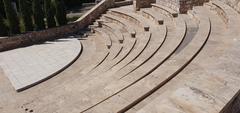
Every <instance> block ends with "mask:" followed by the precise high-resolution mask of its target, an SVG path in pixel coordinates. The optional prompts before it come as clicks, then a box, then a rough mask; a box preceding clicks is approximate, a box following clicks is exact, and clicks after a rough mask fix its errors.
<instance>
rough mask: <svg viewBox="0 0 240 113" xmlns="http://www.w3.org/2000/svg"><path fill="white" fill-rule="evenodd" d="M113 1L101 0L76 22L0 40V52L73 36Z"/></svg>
mask: <svg viewBox="0 0 240 113" xmlns="http://www.w3.org/2000/svg"><path fill="white" fill-rule="evenodd" d="M113 4H114V0H102V1H101V2H100V3H98V4H97V5H96V6H94V7H93V8H92V9H91V10H90V11H88V12H87V13H86V14H85V15H83V16H82V17H81V18H79V19H78V20H77V21H76V22H74V23H72V24H68V25H65V26H61V27H56V28H51V29H47V30H43V31H34V32H31V33H27V34H21V35H17V36H13V37H5V38H0V52H1V51H6V50H10V49H15V48H18V47H23V46H28V45H31V44H35V43H39V42H41V41H46V40H52V39H57V38H61V37H64V36H66V35H69V34H73V33H76V32H78V31H79V30H81V29H83V28H84V27H86V26H88V25H89V24H91V23H92V22H93V21H94V20H95V19H97V18H98V17H99V16H100V15H101V14H102V13H104V12H105V11H106V10H107V9H108V8H109V7H111V6H113Z"/></svg>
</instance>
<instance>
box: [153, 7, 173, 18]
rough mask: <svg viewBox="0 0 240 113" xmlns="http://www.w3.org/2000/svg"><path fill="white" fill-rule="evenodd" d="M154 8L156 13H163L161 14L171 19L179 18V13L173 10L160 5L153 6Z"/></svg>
mask: <svg viewBox="0 0 240 113" xmlns="http://www.w3.org/2000/svg"><path fill="white" fill-rule="evenodd" d="M152 7H153V8H154V9H155V10H156V11H161V13H163V14H165V15H168V16H170V17H173V18H174V17H178V12H176V11H174V10H173V9H171V8H169V7H166V6H163V5H158V4H152Z"/></svg>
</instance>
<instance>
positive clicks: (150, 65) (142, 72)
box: [84, 22, 186, 112]
mask: <svg viewBox="0 0 240 113" xmlns="http://www.w3.org/2000/svg"><path fill="white" fill-rule="evenodd" d="M180 23H181V24H180ZM180 23H178V29H177V31H175V30H174V31H170V33H173V34H174V35H170V34H169V35H168V36H170V37H169V38H170V40H171V43H172V44H173V45H174V46H173V45H168V47H167V46H165V47H164V45H163V46H162V47H163V48H164V50H163V51H162V52H161V49H160V50H159V52H158V53H156V55H154V57H153V58H151V60H149V61H148V62H147V63H145V64H144V65H143V66H141V67H140V68H141V69H138V70H136V71H134V72H133V73H131V74H130V75H129V76H127V77H125V78H128V79H127V80H126V79H125V80H124V79H119V78H121V76H119V75H118V76H116V75H115V74H114V75H111V76H110V75H109V76H106V77H104V78H102V77H103V76H101V78H95V79H96V80H93V81H97V80H98V81H99V80H100V81H101V82H105V83H107V84H106V85H104V84H96V86H95V87H93V88H89V89H86V92H89V91H91V90H93V89H94V90H95V91H96V92H99V93H98V95H99V96H98V97H101V98H98V99H96V98H91V97H94V96H96V95H94V94H93V95H92V96H91V97H89V98H91V99H90V100H91V102H90V103H92V102H98V103H96V104H95V105H94V104H93V103H92V107H93V106H94V108H95V106H96V105H99V106H101V105H102V103H105V102H107V101H108V99H110V97H112V96H114V97H115V96H117V94H118V93H120V92H121V91H123V90H124V89H126V88H127V87H131V85H133V84H135V83H137V81H139V80H140V79H142V78H144V77H145V76H147V73H149V72H151V71H153V70H154V65H159V63H161V59H160V60H159V57H165V56H166V57H167V56H171V55H172V54H173V51H174V50H175V49H176V47H177V46H178V44H180V43H181V42H182V40H183V38H184V34H185V30H186V29H182V28H185V24H184V22H180ZM178 30H179V31H178ZM177 34H178V35H179V36H182V37H179V38H177V39H176V38H175V36H176V35H177ZM166 43H169V42H166ZM174 47H175V48H174ZM165 50H166V51H165ZM165 54H166V55H165ZM166 59H167V58H166ZM137 76H138V77H139V78H138V77H137ZM129 78H131V79H129ZM96 87H97V88H96ZM102 89H104V90H102ZM84 92H85V91H84ZM100 95H101V96H100ZM89 105H91V104H89ZM113 105H114V104H113ZM89 107H90V106H89ZM113 107H116V106H113ZM97 108H99V107H97ZM86 110H89V111H90V112H94V111H91V108H89V109H86ZM98 110H99V111H98V112H100V111H102V110H104V109H98ZM108 110H112V109H108ZM96 111H97V110H96Z"/></svg>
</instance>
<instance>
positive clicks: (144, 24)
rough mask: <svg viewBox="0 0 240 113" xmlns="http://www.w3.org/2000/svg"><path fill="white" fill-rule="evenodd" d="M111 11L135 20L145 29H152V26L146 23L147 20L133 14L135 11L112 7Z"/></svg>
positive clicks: (132, 20) (116, 14)
mask: <svg viewBox="0 0 240 113" xmlns="http://www.w3.org/2000/svg"><path fill="white" fill-rule="evenodd" d="M109 13H110V14H113V15H115V16H119V17H121V18H125V19H127V20H129V21H131V22H134V23H135V24H136V25H139V26H141V27H143V30H144V31H149V29H150V26H149V25H148V24H146V22H144V21H143V20H142V19H141V18H138V17H137V16H136V15H133V14H134V13H130V12H129V11H125V10H118V9H111V10H110V11H109Z"/></svg>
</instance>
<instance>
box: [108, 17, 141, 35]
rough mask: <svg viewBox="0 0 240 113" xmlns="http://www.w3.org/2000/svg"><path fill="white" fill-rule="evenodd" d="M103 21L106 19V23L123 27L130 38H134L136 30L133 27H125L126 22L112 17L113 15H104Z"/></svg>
mask: <svg viewBox="0 0 240 113" xmlns="http://www.w3.org/2000/svg"><path fill="white" fill-rule="evenodd" d="M104 19H106V20H107V21H110V22H114V23H117V24H121V25H123V26H124V27H125V28H126V29H127V31H128V32H129V34H130V36H131V37H132V38H135V37H136V30H135V29H134V28H133V27H131V26H129V25H127V24H126V23H128V22H126V20H124V19H122V18H119V17H117V16H114V15H110V14H105V15H104Z"/></svg>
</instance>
